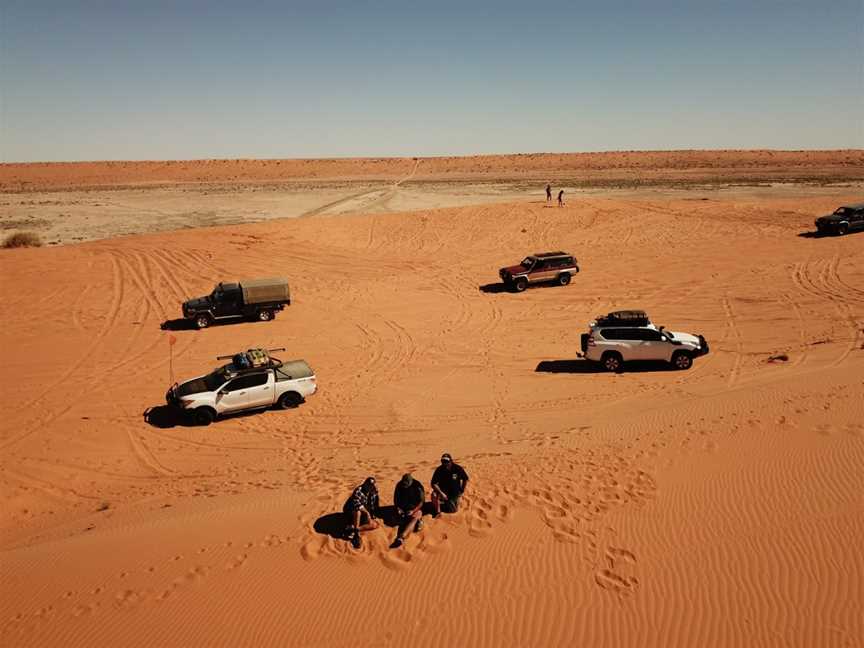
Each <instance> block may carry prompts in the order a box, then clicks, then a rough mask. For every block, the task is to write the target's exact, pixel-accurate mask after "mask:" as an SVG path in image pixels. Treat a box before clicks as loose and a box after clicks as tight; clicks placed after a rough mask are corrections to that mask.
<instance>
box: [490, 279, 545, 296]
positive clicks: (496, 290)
mask: <svg viewBox="0 0 864 648" xmlns="http://www.w3.org/2000/svg"><path fill="white" fill-rule="evenodd" d="M552 287H555V284H554V283H553V282H538V283H529V284H528V285H527V286H525V290H534V289H535V288H552ZM479 290H480V292H483V293H486V294H487V295H498V294H500V293H513V294H514V295H516V294H518V293H517V292H516V290H515V289H513V288H508V287H507V285H506V284H503V283H489V284H484V285H482V286H480V287H479Z"/></svg>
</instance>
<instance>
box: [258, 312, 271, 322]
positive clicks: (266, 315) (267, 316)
mask: <svg viewBox="0 0 864 648" xmlns="http://www.w3.org/2000/svg"><path fill="white" fill-rule="evenodd" d="M271 319H273V313H272V311H269V310H260V311H258V321H259V322H269V321H270V320H271Z"/></svg>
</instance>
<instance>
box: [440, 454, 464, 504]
mask: <svg viewBox="0 0 864 648" xmlns="http://www.w3.org/2000/svg"><path fill="white" fill-rule="evenodd" d="M467 485H468V473H466V472H465V469H464V468H463V467H462V466H460V465H459V464H457V463H455V462H454V461H453V457H451V456H450V454H449V453H446V452H445V453H444V454H443V455H441V465H440V466H438V467H437V468H436V469H435V472H434V473H433V474H432V506H433V507H434V509H435V512H434V513H433V514H432V517H438V516H439V515H441V511H442V510H443V511H445V512H446V513H455V512H456V511H458V510H459V498H461V497H462V493H464V492H465V487H466V486H467Z"/></svg>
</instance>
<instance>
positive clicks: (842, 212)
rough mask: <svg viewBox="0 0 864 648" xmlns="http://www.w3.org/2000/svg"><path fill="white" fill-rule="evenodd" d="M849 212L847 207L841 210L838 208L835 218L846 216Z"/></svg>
mask: <svg viewBox="0 0 864 648" xmlns="http://www.w3.org/2000/svg"><path fill="white" fill-rule="evenodd" d="M847 211H849V210H848V208H846V207H840V208H838V209H837V210H836V211H835V212H834V215H835V216H844V215H845V214H846V212H847Z"/></svg>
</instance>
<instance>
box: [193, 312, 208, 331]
mask: <svg viewBox="0 0 864 648" xmlns="http://www.w3.org/2000/svg"><path fill="white" fill-rule="evenodd" d="M195 326H197V327H198V328H199V329H202V328H207V327H208V326H210V316H209V315H207V314H206V313H202V314H201V315H198V316H196V317H195Z"/></svg>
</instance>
